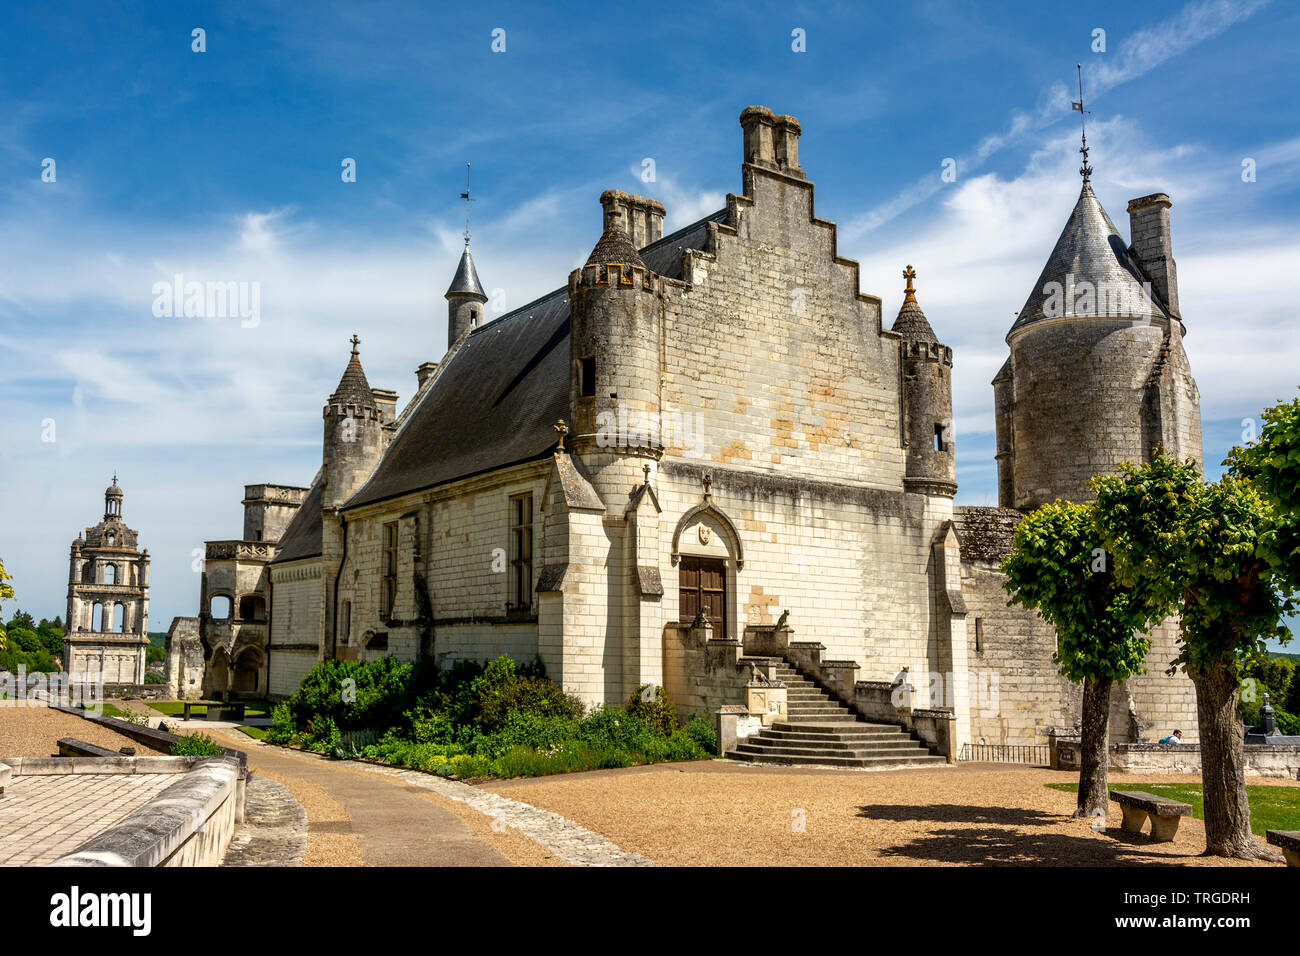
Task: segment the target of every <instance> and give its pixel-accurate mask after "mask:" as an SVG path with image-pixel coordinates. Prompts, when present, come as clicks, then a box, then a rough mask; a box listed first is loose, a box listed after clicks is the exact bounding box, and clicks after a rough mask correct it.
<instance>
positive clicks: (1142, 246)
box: [1128, 193, 1182, 318]
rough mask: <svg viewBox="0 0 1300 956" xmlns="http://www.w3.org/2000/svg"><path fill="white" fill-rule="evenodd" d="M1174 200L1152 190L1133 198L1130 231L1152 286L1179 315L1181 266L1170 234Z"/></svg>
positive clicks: (1140, 261) (1161, 298)
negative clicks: (1179, 268) (1171, 210)
mask: <svg viewBox="0 0 1300 956" xmlns="http://www.w3.org/2000/svg"><path fill="white" fill-rule="evenodd" d="M1172 205H1173V203H1171V202H1170V201H1169V197H1168V196H1167V195H1165V194H1164V193H1152V194H1151V195H1150V196H1142V197H1141V198H1139V199H1132V200H1129V204H1128V221H1129V233H1130V235H1131V236H1132V240H1133V248H1132V251H1133V255H1134V257H1135V258H1136V259H1137V261H1138V264H1139V265H1141V266H1142V269H1143V271H1144V272H1146V274H1147V275H1148V276H1150V277H1151V288H1152V289H1154V290H1155V293H1156V294H1157V295H1158V296H1159V297H1160V300H1161V301H1162V302H1164V304H1165V305H1166V306H1168V308H1169V311H1170V312H1172V313H1173V314H1174V316H1175V317H1178V318H1181V315H1182V313H1181V312H1180V311H1179V309H1178V268H1177V266H1176V265H1175V264H1174V246H1173V240H1172V239H1171V238H1170V235H1169V207H1170V206H1172Z"/></svg>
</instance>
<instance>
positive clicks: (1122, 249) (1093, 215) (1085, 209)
mask: <svg viewBox="0 0 1300 956" xmlns="http://www.w3.org/2000/svg"><path fill="white" fill-rule="evenodd" d="M1067 275H1068V276H1071V277H1072V281H1073V283H1074V285H1075V286H1076V288H1077V287H1078V286H1079V283H1081V282H1083V281H1085V280H1086V281H1088V282H1091V283H1093V285H1094V287H1095V288H1097V289H1099V290H1100V289H1105V290H1107V291H1109V292H1110V293H1111V294H1112V295H1115V296H1117V297H1118V300H1119V301H1120V302H1122V303H1123V304H1124V308H1122V309H1121V310H1120V311H1118V312H1117V311H1114V310H1111V311H1106V310H1105V307H1104V303H1103V296H1101V295H1098V296H1096V309H1097V311H1096V312H1095V313H1092V314H1106V315H1115V316H1125V317H1130V316H1131V317H1133V318H1155V319H1159V318H1163V317H1165V316H1167V315H1168V313H1167V312H1166V310H1165V308H1164V307H1163V306H1162V305H1161V304H1160V303H1159V302H1157V301H1156V300H1155V299H1154V298H1153V297H1152V296H1151V295H1149V294H1148V293H1147V292H1146V290H1145V289H1143V288H1142V283H1143V282H1144V281H1146V277H1145V276H1143V274H1142V271H1141V270H1140V269H1139V268H1138V266H1137V265H1136V264H1135V263H1134V262H1133V260H1132V259H1131V258H1130V257H1129V254H1128V244H1127V243H1125V242H1124V240H1123V239H1121V238H1120V235H1119V231H1118V230H1117V229H1116V228H1115V224H1114V223H1113V222H1111V220H1110V216H1108V215H1106V210H1105V209H1103V208H1102V206H1101V203H1100V202H1099V201H1098V199H1097V197H1096V195H1094V194H1093V191H1092V184H1091V183H1088V182H1085V183H1084V184H1083V191H1082V192H1080V193H1079V201H1078V202H1077V203H1076V204H1075V206H1074V211H1073V212H1072V213H1071V214H1070V219H1069V221H1068V222H1066V224H1065V228H1064V229H1063V230H1062V231H1061V236H1060V238H1059V239H1057V240H1056V246H1055V248H1053V249H1052V254H1051V256H1049V257H1048V259H1047V265H1045V266H1043V271H1042V274H1041V275H1039V277H1038V281H1037V282H1036V283H1034V288H1033V291H1032V292H1030V294H1029V298H1028V299H1027V300H1025V306H1024V308H1023V309H1021V310H1020V315H1019V316H1018V317H1017V318H1016V321H1015V324H1013V325H1012V326H1011V331H1012V332H1015V331H1016V330H1017V329H1021V328H1024V327H1025V326H1026V325H1029V324H1030V323H1032V322H1037V321H1039V320H1040V319H1043V318H1046V317H1047V316H1045V315H1044V313H1043V310H1044V306H1045V305H1046V304H1047V300H1048V294H1047V293H1046V292H1044V291H1043V290H1044V288H1045V287H1046V286H1047V284H1048V283H1049V282H1057V283H1060V284H1061V288H1062V289H1064V288H1066V277H1067ZM1075 304H1078V303H1075ZM1066 306H1067V308H1066V312H1065V314H1067V315H1073V314H1077V313H1075V312H1074V310H1073V307H1072V304H1071V303H1066Z"/></svg>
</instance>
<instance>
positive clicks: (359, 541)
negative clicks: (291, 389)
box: [190, 107, 1200, 746]
mask: <svg viewBox="0 0 1300 956" xmlns="http://www.w3.org/2000/svg"><path fill="white" fill-rule="evenodd" d="M740 125H741V127H742V131H743V159H742V165H741V176H742V184H743V190H742V192H741V194H739V195H729V196H728V197H727V200H726V205H725V208H723V209H720V210H719V211H717V212H716V213H713V214H712V215H709V216H706V217H705V218H703V219H701V220H700V221H699V222H696V223H694V224H692V225H690V226H687V227H686V228H684V229H680V230H678V231H676V232H674V233H672V234H670V235H667V236H665V235H663V220H664V215H665V210H664V207H663V206H662V205H661V204H660V203H659V202H657V201H655V200H652V199H647V198H644V197H640V196H633V195H629V194H626V193H622V192H618V191H613V190H611V191H607V192H605V193H604V194H603V195H602V196H601V197H600V204H601V212H602V216H601V232H600V236H599V239H598V241H597V242H596V243H595V245H594V248H593V249H592V252H591V254H590V256H589V257H588V259H587V262H586V264H585V265H584V266H583V267H582V268H580V269H576V270H574V271H573V272H572V273H571V274H570V275H569V277H568V281H567V283H565V284H564V285H563V286H561V287H559V288H557V289H556V290H555V291H553V292H551V293H549V294H547V295H544V296H542V297H541V298H539V299H537V300H535V301H534V302H531V303H529V304H527V305H525V306H523V307H521V308H519V309H516V310H514V311H513V312H511V313H509V314H507V315H504V316H501V317H499V318H496V319H494V320H492V321H486V319H487V316H486V313H485V311H484V307H485V305H486V303H487V296H486V295H485V294H484V292H483V287H482V284H481V283H480V281H479V277H478V274H477V271H476V269H475V265H474V261H473V258H472V257H471V255H470V251H469V244H468V238H467V240H466V248H465V251H464V253H463V255H462V257H461V260H460V263H459V266H458V268H457V270H456V273H455V276H454V278H453V280H452V283H451V287H450V288H449V289H448V291H447V293H446V299H447V302H448V341H449V347H448V349H447V351H446V353H445V354H444V355H443V356H442V357H441V358H440V360H438V361H437V362H433V361H428V362H425V363H424V364H422V365H421V366H420V367H419V369H418V370H417V371H416V376H417V383H416V389H415V394H414V396H413V397H412V398H411V400H410V401H409V402H407V403H406V405H405V406H404V408H403V409H402V410H401V411H400V412H399V411H398V410H397V402H396V394H395V393H394V392H392V391H387V390H382V389H376V388H373V387H371V385H370V384H369V382H368V381H367V378H366V375H365V372H364V370H363V368H362V365H361V358H360V350H359V347H358V346H359V342H358V340H357V338H356V337H355V336H354V337H353V340H352V352H351V355H350V357H349V359H348V362H347V365H346V368H345V369H344V372H343V375H342V377H341V379H340V381H339V383H338V387H337V388H336V389H335V390H334V392H333V394H331V395H330V397H329V399H328V401H327V403H326V404H325V406H324V409H323V413H322V418H323V435H322V438H323V441H322V463H321V468H320V471H319V472H318V473H317V475H316V476H315V478H314V479H313V480H312V482H311V483H310V486H309V487H308V488H307V489H305V490H304V489H299V488H290V489H285V491H286V492H291V493H292V494H290V495H289V496H288V497H287V498H286V499H285V500H284V505H283V508H282V510H281V511H280V512H278V513H277V516H278V519H280V520H277V522H276V523H275V527H274V528H271V526H270V525H261V526H259V525H257V522H256V521H254V523H253V525H249V523H248V521H247V520H246V522H245V524H246V528H245V534H244V540H242V541H239V542H223V543H221V544H222V545H223V546H225V547H226V550H228V551H231V552H232V555H233V556H226V555H225V552H224V551H223V552H222V555H214V554H213V551H212V548H213V545H211V544H210V545H209V563H208V565H207V570H206V576H205V581H204V586H203V587H204V593H203V595H202V600H203V604H202V610H201V613H200V617H199V619H198V626H197V630H199V631H201V650H199V651H198V652H197V654H198V655H199V656H202V657H203V658H204V659H205V660H206V665H207V666H206V669H205V670H206V673H205V676H204V687H205V689H206V690H207V691H208V692H210V693H213V692H225V691H230V692H235V691H239V690H241V689H242V690H248V689H249V686H250V683H249V682H250V678H248V677H245V678H244V681H243V684H242V685H241V684H240V682H239V678H238V675H239V674H240V673H244V674H248V673H250V672H252V671H253V670H256V672H257V674H258V677H257V683H256V684H255V685H253V686H255V687H256V689H258V690H261V689H263V688H265V689H266V690H268V691H269V692H270V693H271V694H273V695H276V696H285V695H288V694H291V693H292V692H293V691H294V690H295V689H296V688H297V686H298V684H299V682H300V681H301V679H302V677H303V675H304V674H306V672H307V671H308V670H309V669H310V668H311V667H312V666H314V665H315V664H316V662H317V661H319V660H321V659H324V658H342V659H370V658H375V657H379V656H382V655H395V656H396V657H398V658H399V659H402V660H414V659H417V658H422V659H433V660H436V661H439V662H449V661H452V660H455V659H462V658H469V659H476V660H485V659H489V658H492V657H495V656H497V655H500V654H509V655H511V656H512V657H514V658H516V659H522V660H531V659H534V658H540V659H541V661H542V662H543V663H544V664H545V666H546V670H547V673H548V675H549V676H550V677H552V678H553V679H554V680H556V681H557V682H559V683H560V684H562V685H563V686H564V688H565V689H566V690H568V691H571V692H573V693H575V694H578V695H580V696H581V697H582V698H583V699H584V700H586V701H588V702H591V703H596V702H622V701H624V700H626V699H627V697H628V696H629V695H630V694H632V693H634V692H635V691H637V689H638V687H639V686H640V685H643V684H658V685H663V686H664V687H665V688H666V689H667V690H668V692H669V693H670V695H671V696H672V697H673V698H674V700H675V701H676V702H677V704H678V706H679V709H680V710H681V711H683V712H684V713H691V712H714V711H717V710H718V709H719V708H723V707H728V706H730V707H736V706H739V707H740V708H741V709H742V710H744V709H745V705H746V702H747V701H749V705H750V707H751V709H752V704H753V699H754V698H753V697H752V692H753V690H754V687H755V686H756V685H764V684H767V683H770V682H771V680H772V678H773V676H774V675H775V674H776V673H777V671H776V670H774V669H773V668H772V667H771V666H769V664H770V662H771V660H772V659H774V658H778V657H780V658H784V659H785V661H786V662H788V663H789V664H792V665H797V666H798V668H799V669H800V670H801V671H802V672H803V673H804V674H805V675H807V676H808V677H809V678H810V679H811V680H813V681H815V682H816V683H817V684H818V685H820V686H821V687H822V688H824V689H826V690H827V691H828V692H829V693H830V694H832V695H833V696H835V697H836V698H837V699H838V700H839V701H841V702H842V703H845V704H848V705H853V706H855V707H857V708H858V710H859V712H860V713H865V712H867V711H872V712H875V711H873V708H875V709H876V710H878V709H879V708H882V707H883V708H885V709H887V710H888V709H890V708H892V710H891V711H890V712H891V713H898V714H902V715H903V717H904V720H905V723H906V722H910V721H914V720H919V719H920V718H921V717H924V718H925V719H926V720H929V721H931V723H932V724H935V725H940V724H941V725H942V727H943V734H944V735H946V740H947V742H948V744H949V745H952V746H956V745H958V744H965V743H969V742H986V743H992V744H1035V743H1042V742H1043V737H1042V735H1043V734H1044V733H1045V732H1046V731H1047V730H1048V729H1050V728H1053V727H1070V726H1072V725H1073V724H1074V722H1075V721H1076V720H1077V718H1078V712H1079V693H1078V689H1077V688H1075V687H1073V686H1072V685H1070V684H1069V683H1068V682H1066V681H1064V680H1063V679H1062V678H1061V677H1059V676H1058V675H1057V673H1056V668H1055V666H1054V665H1053V664H1052V662H1051V657H1052V653H1053V651H1054V649H1055V636H1054V634H1053V632H1052V631H1051V629H1050V628H1049V627H1047V626H1046V625H1045V624H1044V623H1043V622H1042V621H1041V619H1039V618H1038V617H1037V616H1036V615H1035V614H1033V613H1030V612H1026V611H1024V610H1022V609H1018V608H1008V607H1007V596H1006V594H1005V592H1004V591H1003V590H1002V581H1003V578H1002V576H1001V574H1000V572H999V571H998V570H997V561H998V559H999V558H1000V556H1001V555H1002V554H1003V553H1005V551H1006V550H1007V548H1008V546H1009V542H1010V533H1011V531H1012V529H1013V528H1014V526H1015V523H1016V522H1017V521H1018V520H1019V517H1020V515H1021V513H1022V510H1023V509H1028V508H1032V507H1034V506H1035V505H1037V504H1039V503H1041V502H1043V501H1047V500H1050V499H1052V498H1053V497H1055V496H1058V495H1064V496H1069V497H1082V496H1085V495H1086V494H1087V490H1086V479H1087V478H1088V477H1090V476H1091V475H1092V474H1093V473H1095V472H1097V471H1104V470H1110V469H1113V468H1114V467H1115V466H1116V465H1117V464H1118V463H1119V462H1120V461H1124V460H1140V459H1142V458H1144V457H1145V456H1147V455H1149V453H1150V451H1151V449H1153V448H1154V447H1155V446H1156V445H1157V444H1163V445H1164V446H1165V447H1166V448H1169V449H1171V450H1177V451H1178V452H1179V453H1180V454H1189V455H1193V456H1194V457H1196V458H1197V459H1198V460H1199V457H1200V436H1199V417H1198V411H1197V396H1196V387H1195V384H1194V382H1193V381H1192V379H1191V375H1190V372H1189V370H1188V366H1187V360H1186V356H1185V355H1184V353H1183V351H1182V344H1181V338H1182V332H1183V327H1182V324H1181V320H1180V317H1179V315H1178V307H1177V290H1176V285H1177V283H1176V274H1175V271H1174V263H1173V259H1172V255H1171V252H1170V249H1171V247H1170V243H1169V220H1168V208H1169V201H1168V198H1167V197H1165V196H1163V195H1162V194H1157V195H1156V196H1150V197H1146V198H1145V199H1143V200H1136V201H1135V202H1134V204H1133V205H1131V207H1130V215H1131V218H1132V223H1133V244H1132V246H1131V247H1130V246H1129V244H1126V243H1124V242H1123V240H1122V239H1121V238H1120V237H1119V235H1118V233H1117V232H1116V230H1115V228H1114V226H1113V225H1112V224H1111V222H1110V220H1109V218H1107V216H1106V214H1105V212H1104V210H1102V208H1101V205H1100V203H1099V202H1098V201H1097V199H1096V197H1095V196H1094V195H1093V193H1092V190H1091V186H1090V185H1088V184H1087V183H1086V182H1085V185H1084V190H1083V194H1082V195H1081V197H1080V199H1079V203H1078V206H1077V207H1076V209H1075V211H1074V213H1073V214H1072V215H1071V217H1070V220H1069V222H1068V223H1067V225H1066V228H1065V231H1064V232H1063V233H1062V236H1061V239H1060V240H1059V241H1058V243H1057V246H1056V249H1055V250H1053V252H1052V255H1051V256H1050V257H1049V259H1048V264H1047V266H1046V268H1045V269H1044V270H1043V275H1042V277H1041V278H1040V280H1039V283H1038V285H1037V286H1036V287H1035V290H1034V292H1033V294H1031V296H1030V299H1029V302H1028V303H1027V304H1026V306H1025V308H1024V309H1023V310H1022V312H1021V314H1020V317H1019V318H1018V319H1017V321H1016V324H1015V326H1014V327H1013V328H1012V330H1011V332H1010V334H1009V335H1008V337H1007V341H1008V344H1009V346H1010V350H1011V356H1010V358H1009V359H1008V361H1007V364H1006V366H1005V367H1004V368H1003V370H1002V371H1001V372H1000V373H999V375H998V377H997V379H996V381H995V383H994V391H995V402H996V408H997V429H998V473H999V484H1000V489H1001V490H1000V499H1001V505H1002V507H1000V508H969V507H954V503H953V499H954V495H955V494H956V491H957V482H956V472H955V467H954V455H955V438H954V435H953V431H952V369H953V353H952V350H951V349H950V348H948V347H947V346H945V345H944V344H942V342H941V341H940V340H939V338H938V336H937V335H936V334H935V331H934V329H933V327H932V326H931V324H930V322H929V320H928V319H927V317H926V315H925V313H924V312H923V311H922V309H921V306H920V304H919V301H918V298H917V294H916V290H915V287H914V283H913V278H914V276H915V273H914V272H913V270H911V268H910V267H909V268H908V269H907V271H906V277H907V287H906V291H905V296H904V300H903V304H902V307H901V309H900V310H899V312H898V314H897V316H896V318H895V319H894V321H893V322H892V324H890V323H888V322H886V321H885V320H884V317H883V314H882V311H883V310H882V302H881V299H880V298H878V297H876V296H874V295H868V294H864V293H862V292H860V291H859V276H858V264H857V263H856V262H855V261H853V260H851V259H846V258H844V257H843V256H841V255H840V254H839V252H838V248H837V241H836V226H835V224H834V223H833V222H830V221H828V220H826V219H822V218H819V217H818V216H817V214H816V212H815V210H814V205H813V184H812V182H810V181H809V180H808V179H807V177H806V175H805V173H804V170H803V168H802V166H801V164H800V160H799V150H798V144H799V137H800V133H801V130H800V127H799V124H798V122H797V121H796V120H795V119H794V118H793V117H790V116H776V115H774V114H773V113H772V112H771V111H770V110H767V109H765V108H763V107H750V108H748V109H746V110H745V111H744V112H743V113H742V114H741V116H740ZM593 212H594V211H593ZM1058 280H1059V281H1061V282H1062V283H1065V282H1066V281H1068V282H1069V283H1070V285H1069V290H1068V291H1069V293H1070V294H1069V295H1068V296H1066V295H1065V294H1064V293H1065V291H1066V290H1065V289H1064V288H1063V290H1062V295H1061V296H1058V299H1061V300H1062V302H1064V305H1063V306H1062V304H1061V302H1055V301H1048V300H1047V299H1045V298H1044V297H1043V295H1042V289H1043V287H1044V286H1045V285H1048V284H1050V283H1053V282H1057V281H1058ZM1101 282H1105V283H1111V284H1113V283H1119V288H1118V289H1115V290H1109V286H1107V290H1108V291H1107V296H1108V297H1106V298H1104V299H1103V300H1102V304H1103V308H1102V309H1100V310H1098V309H1097V307H1096V305H1095V302H1096V298H1095V296H1094V299H1093V300H1092V301H1093V302H1094V304H1093V305H1088V304H1087V303H1085V302H1083V300H1082V299H1077V298H1076V297H1075V296H1074V293H1075V291H1077V290H1078V289H1080V288H1082V287H1083V285H1082V284H1085V283H1093V284H1097V283H1101ZM1112 291H1113V293H1114V294H1113V295H1111V294H1110V293H1111V292H1112ZM1067 300H1068V301H1067ZM1112 306H1113V309H1112ZM254 487H261V486H254ZM266 487H267V488H270V487H273V486H266ZM260 501H261V499H260V498H259V497H258V496H257V495H256V494H253V493H252V492H249V493H247V494H246V500H245V505H246V507H260V504H257V503H258V502H260ZM250 502H252V504H250ZM250 527H251V528H253V530H254V531H257V530H259V528H260V531H261V534H259V535H258V538H260V540H257V541H250V540H249V538H250V530H249V529H250ZM254 544H256V545H258V547H254ZM217 558H220V561H221V562H222V563H221V565H220V569H218V567H217V565H216V563H215V560H216V559H217ZM218 594H220V595H221V596H226V597H229V599H230V602H231V605H232V607H233V611H232V612H231V613H232V617H231V618H230V619H228V620H225V621H220V620H219V619H217V618H216V617H214V616H213V613H212V611H211V609H210V603H211V600H212V598H213V597H214V596H217V595H218ZM245 601H248V604H247V606H246V605H245ZM1171 635H1172V632H1171V631H1170V632H1168V633H1166V632H1165V631H1164V630H1162V632H1161V633H1160V634H1159V635H1158V641H1157V649H1156V650H1155V651H1153V654H1152V667H1151V671H1150V673H1149V674H1147V675H1145V676H1143V677H1140V678H1137V679H1135V680H1133V681H1131V682H1130V684H1129V686H1127V687H1122V688H1118V689H1117V691H1116V702H1115V708H1114V712H1115V721H1114V724H1113V729H1114V730H1115V731H1116V734H1117V736H1118V737H1120V738H1121V739H1126V738H1128V737H1129V736H1131V735H1132V734H1134V733H1140V732H1143V731H1144V730H1145V729H1146V728H1148V727H1149V726H1151V725H1153V724H1158V725H1159V726H1162V727H1163V726H1166V725H1168V724H1169V723H1170V722H1171V721H1172V722H1174V723H1176V724H1178V725H1180V726H1181V727H1183V728H1184V729H1185V730H1186V729H1188V728H1192V727H1194V726H1195V719H1194V713H1195V710H1194V703H1193V701H1192V697H1191V685H1190V683H1189V682H1188V681H1186V680H1185V679H1184V678H1182V677H1179V678H1177V679H1173V678H1166V677H1165V676H1164V674H1163V671H1164V667H1165V662H1167V661H1168V660H1171V659H1172V657H1173V653H1172V652H1171V650H1170V648H1169V647H1168V646H1167V645H1168V642H1169V640H1171V639H1172V637H1171ZM190 646H191V647H193V646H194V645H193V643H192V642H191V645H190ZM241 648H243V650H241ZM245 656H246V657H245ZM242 659H247V660H248V661H249V663H248V665H247V667H246V668H245V669H244V670H243V671H241V669H240V666H239V664H238V662H239V661H240V660H242ZM253 662H256V664H254V663H253ZM232 664H233V669H232ZM777 696H779V695H777ZM873 701H874V703H872V702H873ZM864 702H865V703H864ZM771 706H772V709H773V710H779V709H780V708H781V707H783V706H785V705H783V704H781V703H780V702H779V701H778V700H777V699H776V697H773V698H772V703H771ZM911 725H912V724H910V723H909V726H911ZM917 726H919V724H917Z"/></svg>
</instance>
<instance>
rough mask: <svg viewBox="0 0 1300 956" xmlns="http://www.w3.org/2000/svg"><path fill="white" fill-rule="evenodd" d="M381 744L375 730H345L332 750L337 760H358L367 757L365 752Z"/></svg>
mask: <svg viewBox="0 0 1300 956" xmlns="http://www.w3.org/2000/svg"><path fill="white" fill-rule="evenodd" d="M378 742H379V732H378V731H375V730H344V731H340V732H339V742H338V743H336V744H335V745H334V747H333V748H332V749H331V750H330V754H331V756H333V757H334V758H335V759H336V760H356V759H357V758H358V757H362V756H365V750H366V749H368V748H370V747H373V746H375V745H376V744H377V743H378Z"/></svg>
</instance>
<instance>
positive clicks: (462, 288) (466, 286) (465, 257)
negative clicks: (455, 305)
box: [447, 246, 487, 299]
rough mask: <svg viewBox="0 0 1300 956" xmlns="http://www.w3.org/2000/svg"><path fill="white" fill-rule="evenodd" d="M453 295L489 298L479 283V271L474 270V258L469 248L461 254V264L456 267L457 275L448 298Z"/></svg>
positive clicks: (450, 287)
mask: <svg viewBox="0 0 1300 956" xmlns="http://www.w3.org/2000/svg"><path fill="white" fill-rule="evenodd" d="M453 295H476V296H478V297H480V298H482V299H486V298H487V296H486V295H484V293H483V286H482V284H481V283H480V282H479V281H478V270H477V269H475V268H474V257H473V256H471V255H470V254H469V246H466V247H465V251H464V252H463V253H461V256H460V264H459V265H458V266H456V275H455V277H454V278H452V280H451V285H450V286H449V287H448V288H447V296H448V297H450V296H453Z"/></svg>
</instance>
